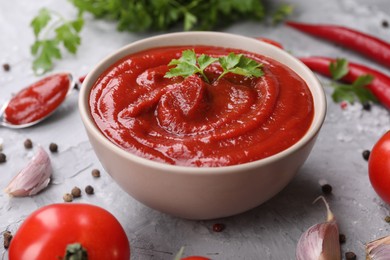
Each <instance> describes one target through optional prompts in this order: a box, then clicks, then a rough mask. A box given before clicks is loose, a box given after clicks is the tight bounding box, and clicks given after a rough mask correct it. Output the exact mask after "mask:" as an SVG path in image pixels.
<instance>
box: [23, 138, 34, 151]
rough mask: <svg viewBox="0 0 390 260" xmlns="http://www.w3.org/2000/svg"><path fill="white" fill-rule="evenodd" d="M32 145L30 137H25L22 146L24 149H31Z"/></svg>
mask: <svg viewBox="0 0 390 260" xmlns="http://www.w3.org/2000/svg"><path fill="white" fill-rule="evenodd" d="M32 147H33V143H32V141H31V139H26V140H25V141H24V148H26V149H31V148H32Z"/></svg>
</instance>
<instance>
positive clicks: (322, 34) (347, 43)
mask: <svg viewBox="0 0 390 260" xmlns="http://www.w3.org/2000/svg"><path fill="white" fill-rule="evenodd" d="M286 24H287V25H288V26H290V27H293V28H295V29H297V30H299V31H302V32H305V33H307V34H310V35H313V36H316V37H319V38H322V39H326V40H329V41H331V42H335V43H337V44H339V45H342V46H344V47H347V48H349V49H351V50H354V51H356V52H358V53H361V54H363V55H365V56H367V57H370V58H372V59H373V60H376V61H378V62H380V63H382V64H383V65H385V66H387V67H390V43H388V42H386V41H384V40H381V39H379V38H377V37H374V36H372V35H369V34H366V33H363V32H360V31H357V30H354V29H351V28H347V27H343V26H336V25H327V24H307V23H297V22H291V21H289V22H286Z"/></svg>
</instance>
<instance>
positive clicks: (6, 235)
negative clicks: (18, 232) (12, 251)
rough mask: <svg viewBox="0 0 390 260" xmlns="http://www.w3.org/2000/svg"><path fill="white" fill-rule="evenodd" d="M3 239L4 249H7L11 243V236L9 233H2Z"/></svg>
mask: <svg viewBox="0 0 390 260" xmlns="http://www.w3.org/2000/svg"><path fill="white" fill-rule="evenodd" d="M3 238H4V248H5V249H8V247H9V244H10V243H11V240H12V234H11V232H10V231H8V230H7V231H4V233H3Z"/></svg>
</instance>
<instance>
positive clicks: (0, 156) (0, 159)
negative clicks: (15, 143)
mask: <svg viewBox="0 0 390 260" xmlns="http://www.w3.org/2000/svg"><path fill="white" fill-rule="evenodd" d="M6 161H7V156H5V154H4V153H0V163H5V162H6Z"/></svg>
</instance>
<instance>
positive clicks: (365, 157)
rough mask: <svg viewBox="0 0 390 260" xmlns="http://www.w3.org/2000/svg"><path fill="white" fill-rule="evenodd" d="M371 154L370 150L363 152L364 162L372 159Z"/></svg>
mask: <svg viewBox="0 0 390 260" xmlns="http://www.w3.org/2000/svg"><path fill="white" fill-rule="evenodd" d="M370 153H371V152H370V151H369V150H364V151H363V152H362V156H363V158H364V160H366V161H368V159H369V158H370Z"/></svg>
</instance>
